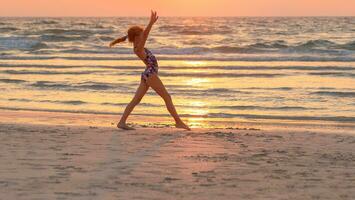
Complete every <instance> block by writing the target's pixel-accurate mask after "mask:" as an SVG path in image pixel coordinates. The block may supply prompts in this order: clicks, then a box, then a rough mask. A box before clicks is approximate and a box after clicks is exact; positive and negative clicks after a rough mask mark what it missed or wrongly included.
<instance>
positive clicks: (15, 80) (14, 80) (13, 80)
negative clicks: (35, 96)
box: [0, 78, 26, 83]
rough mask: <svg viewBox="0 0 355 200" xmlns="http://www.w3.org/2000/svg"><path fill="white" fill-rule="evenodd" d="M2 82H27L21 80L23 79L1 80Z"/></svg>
mask: <svg viewBox="0 0 355 200" xmlns="http://www.w3.org/2000/svg"><path fill="white" fill-rule="evenodd" d="M0 82H2V83H24V82H26V81H25V80H21V79H6V78H5V79H0Z"/></svg>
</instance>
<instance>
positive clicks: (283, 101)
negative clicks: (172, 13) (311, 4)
mask: <svg viewBox="0 0 355 200" xmlns="http://www.w3.org/2000/svg"><path fill="white" fill-rule="evenodd" d="M354 19H355V18H354V17H192V18H190V17H161V18H159V22H158V23H157V24H156V25H155V26H154V27H153V29H152V31H151V33H150V36H149V39H148V41H147V43H146V47H147V48H149V50H150V51H151V52H153V54H154V55H155V56H156V58H157V59H158V62H159V77H160V78H161V80H162V81H163V83H164V85H165V87H166V88H167V90H168V92H169V94H170V95H171V96H172V98H173V102H174V104H175V106H176V109H177V112H178V113H179V115H180V116H181V117H182V119H183V121H184V122H186V124H188V125H189V126H190V127H191V128H192V131H185V130H179V129H176V128H174V124H173V119H172V117H171V116H170V115H169V113H168V111H167V110H166V107H165V105H164V101H163V100H162V99H161V98H160V97H159V96H158V95H157V94H156V93H155V92H154V91H153V90H152V89H150V90H148V92H147V94H146V95H145V96H144V98H143V100H142V101H141V103H140V104H139V105H138V106H137V107H136V108H135V109H134V111H133V113H132V115H130V117H129V119H128V122H129V125H130V126H133V127H134V128H136V130H134V131H123V130H119V129H117V128H116V123H117V122H118V120H119V119H120V116H121V115H122V113H123V111H124V109H125V107H126V105H127V103H129V102H130V100H131V99H132V97H133V95H134V94H135V91H136V89H137V87H138V85H139V82H140V79H141V73H142V72H143V70H144V69H145V66H144V63H142V61H140V60H138V58H137V57H136V55H134V54H133V52H132V45H131V44H129V43H128V42H127V43H121V44H119V45H118V46H117V47H116V48H109V47H108V45H109V43H110V42H111V41H112V40H114V39H115V38H117V37H122V36H124V35H125V34H126V31H127V28H128V27H130V26H132V25H142V26H145V25H146V23H147V21H148V18H145V17H75V18H74V17H53V18H51V17H27V18H22V17H1V18H0V91H1V92H0V113H1V114H0V149H1V151H0V200H3V199H4V200H12V199H16V200H22V199H26V200H28V199H33V200H34V199H36V200H38V199H43V200H47V199H58V200H59V199H60V200H66V199H68V200H72V199H83V200H84V199H85V200H87V199H104V200H108V199H154V200H157V199H164V200H165V199H172V200H175V199H184V200H185V199H186V200H193V199H197V200H215V199H218V200H227V199H228V200H229V199H243V200H244V199H253V200H254V199H260V200H265V199H270V200H271V199H272V200H274V199H277V200H278V199H280V200H281V199H285V200H286V199H297V200H298V199H299V200H308V199H312V200H313V199H314V200H316V199H321V200H324V199H329V200H334V199H340V200H350V199H355V154H354V150H355V103H354V102H355V101H354V100H355V41H354V33H355V29H354V28H353V27H354V26H355V20H354Z"/></svg>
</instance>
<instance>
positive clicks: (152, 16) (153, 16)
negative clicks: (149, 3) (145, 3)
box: [150, 10, 159, 24]
mask: <svg viewBox="0 0 355 200" xmlns="http://www.w3.org/2000/svg"><path fill="white" fill-rule="evenodd" d="M158 18H159V16H157V12H156V11H153V10H152V11H151V14H150V23H152V24H154V23H155V22H157V20H158Z"/></svg>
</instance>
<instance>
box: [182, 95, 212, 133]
mask: <svg viewBox="0 0 355 200" xmlns="http://www.w3.org/2000/svg"><path fill="white" fill-rule="evenodd" d="M186 103H187V104H188V105H189V107H190V108H189V109H186V110H185V112H186V113H189V115H191V117H189V118H188V119H187V120H188V123H189V125H190V126H191V127H205V126H206V122H207V121H206V116H207V115H208V113H209V109H208V107H207V103H206V102H202V101H188V102H186Z"/></svg>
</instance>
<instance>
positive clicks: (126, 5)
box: [0, 0, 355, 16]
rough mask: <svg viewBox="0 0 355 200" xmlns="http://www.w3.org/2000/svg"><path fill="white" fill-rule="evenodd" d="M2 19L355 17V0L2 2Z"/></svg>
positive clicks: (72, 0)
mask: <svg viewBox="0 0 355 200" xmlns="http://www.w3.org/2000/svg"><path fill="white" fill-rule="evenodd" d="M0 4H1V5H0V16H145V15H147V14H149V10H150V9H151V8H153V9H156V10H157V11H158V12H159V14H160V15H161V16H334V15H335V16H349V15H350V16H355V0H0Z"/></svg>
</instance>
